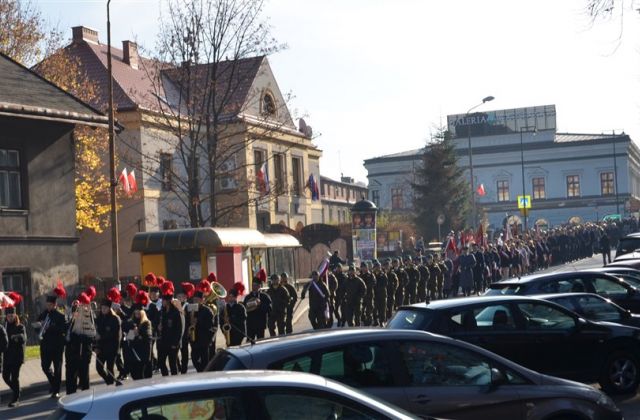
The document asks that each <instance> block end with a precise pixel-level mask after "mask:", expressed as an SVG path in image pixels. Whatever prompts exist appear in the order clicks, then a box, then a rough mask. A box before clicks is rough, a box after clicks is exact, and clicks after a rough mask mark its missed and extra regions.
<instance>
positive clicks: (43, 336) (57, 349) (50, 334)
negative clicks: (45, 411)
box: [34, 280, 67, 398]
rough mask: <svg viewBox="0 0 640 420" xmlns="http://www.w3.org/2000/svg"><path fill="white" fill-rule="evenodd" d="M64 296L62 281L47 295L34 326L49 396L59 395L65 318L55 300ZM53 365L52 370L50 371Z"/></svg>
mask: <svg viewBox="0 0 640 420" xmlns="http://www.w3.org/2000/svg"><path fill="white" fill-rule="evenodd" d="M59 297H60V298H66V297H67V292H66V290H64V286H63V285H62V282H61V281H60V280H58V285H57V286H56V287H55V289H53V294H51V295H48V296H47V303H46V309H45V310H44V311H43V312H42V313H41V314H40V316H39V317H38V320H37V322H35V323H34V327H35V328H40V335H39V338H40V362H41V367H42V371H43V372H44V374H45V375H46V377H47V380H48V381H49V393H50V394H51V398H58V397H60V384H61V382H62V353H63V352H64V342H65V332H66V329H65V324H66V322H65V318H64V315H63V314H62V313H61V312H60V311H58V309H57V307H56V302H57V299H58V298H59ZM51 365H53V372H52V371H51Z"/></svg>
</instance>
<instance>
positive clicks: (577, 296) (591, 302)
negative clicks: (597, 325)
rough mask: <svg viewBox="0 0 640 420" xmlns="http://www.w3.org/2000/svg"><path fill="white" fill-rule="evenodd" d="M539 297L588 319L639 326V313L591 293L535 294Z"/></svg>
mask: <svg viewBox="0 0 640 420" xmlns="http://www.w3.org/2000/svg"><path fill="white" fill-rule="evenodd" d="M536 297H537V298H539V299H544V300H548V301H549V302H553V303H557V304H558V305H562V306H564V307H565V308H567V309H568V310H570V311H573V312H575V313H577V314H578V315H580V316H583V317H585V318H587V319H588V320H590V321H603V322H615V323H616V324H622V325H628V326H630V327H636V328H640V315H638V314H632V313H631V311H628V310H626V309H624V308H622V307H620V306H618V305H616V304H615V303H613V302H611V301H610V300H609V299H606V298H603V297H602V296H600V295H595V294H593V293H558V294H551V295H537V296H536Z"/></svg>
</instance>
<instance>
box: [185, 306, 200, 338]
mask: <svg viewBox="0 0 640 420" xmlns="http://www.w3.org/2000/svg"><path fill="white" fill-rule="evenodd" d="M187 309H189V341H191V342H192V343H195V342H196V325H198V311H196V310H195V309H194V308H193V307H189V308H187Z"/></svg>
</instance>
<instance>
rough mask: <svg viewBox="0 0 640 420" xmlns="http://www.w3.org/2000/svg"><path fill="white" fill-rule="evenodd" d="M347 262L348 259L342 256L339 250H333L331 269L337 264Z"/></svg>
mask: <svg viewBox="0 0 640 420" xmlns="http://www.w3.org/2000/svg"><path fill="white" fill-rule="evenodd" d="M342 264H346V261H345V260H343V259H342V258H340V254H339V253H338V251H333V255H331V258H329V270H334V269H335V268H336V267H337V266H339V265H342Z"/></svg>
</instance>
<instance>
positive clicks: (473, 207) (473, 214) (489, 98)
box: [464, 96, 495, 230]
mask: <svg viewBox="0 0 640 420" xmlns="http://www.w3.org/2000/svg"><path fill="white" fill-rule="evenodd" d="M494 99H495V98H494V97H493V96H487V97H486V98H484V99H483V100H482V102H481V103H479V104H478V105H475V106H473V107H471V108H469V110H468V111H467V112H466V113H465V114H464V119H465V123H466V122H467V117H468V116H469V114H471V111H473V110H474V109H476V108H477V107H479V106H480V105H482V104H484V103H486V102H491V101H493V100H494ZM467 139H468V141H469V177H470V178H471V182H470V185H471V228H472V229H474V230H475V228H476V196H475V194H476V189H475V186H474V185H473V184H474V181H473V152H472V151H471V125H470V124H467Z"/></svg>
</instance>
